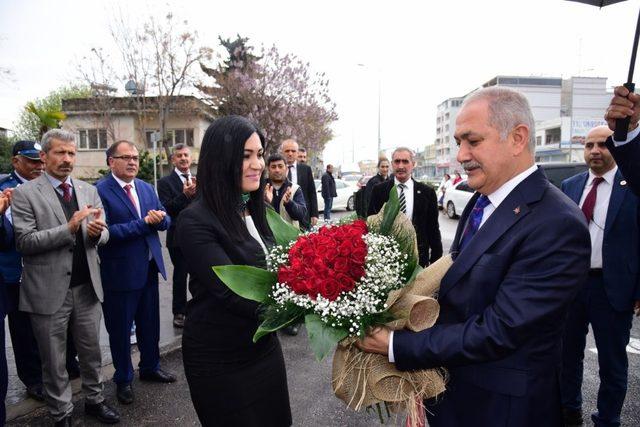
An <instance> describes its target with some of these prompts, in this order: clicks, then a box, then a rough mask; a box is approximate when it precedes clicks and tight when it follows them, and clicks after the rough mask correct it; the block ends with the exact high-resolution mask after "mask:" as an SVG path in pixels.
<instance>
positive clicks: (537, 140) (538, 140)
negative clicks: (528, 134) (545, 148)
mask: <svg viewBox="0 0 640 427" xmlns="http://www.w3.org/2000/svg"><path fill="white" fill-rule="evenodd" d="M541 145H542V137H541V136H536V146H538V147H539V146H541Z"/></svg>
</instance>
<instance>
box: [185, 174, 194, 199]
mask: <svg viewBox="0 0 640 427" xmlns="http://www.w3.org/2000/svg"><path fill="white" fill-rule="evenodd" d="M182 192H183V193H184V195H185V196H187V197H188V198H192V197H193V196H195V195H196V179H195V178H191V179H190V180H189V179H187V180H186V181H185V183H184V184H183V185H182Z"/></svg>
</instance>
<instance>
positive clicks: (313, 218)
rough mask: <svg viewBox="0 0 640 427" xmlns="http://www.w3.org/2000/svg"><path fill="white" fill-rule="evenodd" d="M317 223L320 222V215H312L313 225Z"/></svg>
mask: <svg viewBox="0 0 640 427" xmlns="http://www.w3.org/2000/svg"><path fill="white" fill-rule="evenodd" d="M316 224H318V217H317V216H312V217H311V225H313V226H315V225H316Z"/></svg>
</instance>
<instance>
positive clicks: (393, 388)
mask: <svg viewBox="0 0 640 427" xmlns="http://www.w3.org/2000/svg"><path fill="white" fill-rule="evenodd" d="M381 218H382V212H381V213H379V214H378V215H375V216H372V217H369V218H368V222H370V223H372V224H374V225H375V224H376V223H379V222H380V220H381ZM394 227H399V229H400V230H402V232H403V233H405V235H409V236H412V238H413V240H414V242H415V231H414V229H413V226H412V224H411V221H410V220H409V219H408V218H407V217H406V216H405V215H404V214H398V216H397V218H396V220H395V222H394ZM415 251H416V254H417V244H416V245H415ZM452 263H453V260H452V258H451V256H449V255H447V256H445V257H442V258H441V259H440V260H438V261H437V262H435V263H433V264H432V265H430V266H429V267H427V268H426V269H424V270H423V271H421V272H420V273H419V274H418V275H417V276H416V278H415V279H414V280H413V282H411V283H410V284H409V285H407V286H405V287H404V288H402V289H399V290H397V291H393V292H391V293H390V294H389V296H388V298H387V305H388V306H389V307H390V308H389V311H390V312H391V313H392V314H393V316H394V317H395V318H396V319H398V320H395V321H393V322H390V323H388V324H387V326H388V327H390V328H391V329H393V330H400V329H405V328H406V329H409V330H411V331H415V332H419V331H422V330H424V329H426V328H429V327H431V326H433V325H434V323H435V322H436V319H437V318H438V314H439V308H440V306H439V305H438V301H437V300H436V299H435V296H436V294H437V292H438V289H439V286H440V280H441V279H442V277H443V276H444V275H445V273H446V272H447V270H448V269H449V267H450V266H451V264H452ZM355 340H356V339H355V338H347V339H344V340H342V341H341V342H340V344H339V345H338V347H337V348H336V352H335V354H334V356H333V378H332V386H333V391H334V393H335V394H336V396H337V397H338V398H339V399H341V400H342V401H344V402H345V403H346V404H347V406H348V407H350V408H351V409H354V410H356V411H357V410H360V409H362V408H366V407H368V406H371V405H374V404H376V403H382V402H386V403H390V404H391V405H392V407H394V408H396V409H397V410H406V411H407V412H408V414H409V420H417V419H419V417H418V415H419V414H418V412H420V411H422V410H423V409H422V407H421V406H418V404H417V402H421V401H422V400H424V399H428V398H432V397H435V396H437V395H439V394H440V393H442V392H443V391H444V390H445V383H446V371H445V370H444V369H425V370H421V371H411V372H401V371H399V370H397V369H396V367H395V365H394V364H393V363H389V361H388V358H387V356H382V355H379V354H370V353H363V352H362V351H360V350H359V349H358V348H357V347H356V346H355V345H353V343H354V342H355Z"/></svg>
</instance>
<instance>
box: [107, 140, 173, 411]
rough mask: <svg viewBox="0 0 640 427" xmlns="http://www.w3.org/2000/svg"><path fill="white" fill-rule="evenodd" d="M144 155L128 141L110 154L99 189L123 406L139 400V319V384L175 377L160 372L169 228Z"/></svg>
mask: <svg viewBox="0 0 640 427" xmlns="http://www.w3.org/2000/svg"><path fill="white" fill-rule="evenodd" d="M139 160H140V158H139V155H138V149H137V148H136V146H135V145H134V144H133V143H131V142H129V141H117V142H115V143H113V144H112V145H111V146H110V147H109V149H108V150H107V164H108V165H109V168H110V169H111V174H110V175H109V176H108V177H106V178H105V179H103V180H101V181H100V182H99V183H98V184H97V188H98V194H99V195H100V198H101V199H102V204H103V205H104V210H105V215H106V219H107V223H108V224H109V233H110V237H111V238H110V240H109V243H108V244H107V245H105V246H104V247H102V248H101V250H100V259H101V261H102V263H101V265H100V267H101V273H102V282H103V286H104V293H105V296H104V303H103V311H104V320H105V326H106V327H107V331H108V332H109V345H110V346H111V356H112V358H113V365H114V367H115V373H114V376H113V380H114V382H115V383H116V388H117V390H116V395H117V397H118V400H119V401H120V402H121V403H123V404H131V403H133V400H134V395H133V388H132V387H131V383H132V381H133V365H132V363H131V343H130V331H131V325H132V324H133V321H134V320H135V323H136V336H137V341H138V349H139V350H140V364H139V367H140V379H141V380H142V381H153V382H161V383H170V382H174V381H175V380H176V377H175V376H174V375H173V374H171V373H168V372H165V371H163V370H162V369H161V368H160V350H159V346H158V345H159V340H160V313H159V311H160V310H159V303H160V302H159V294H158V273H160V274H162V276H163V277H164V278H165V279H166V277H167V276H166V272H165V268H164V262H163V259H162V249H161V246H160V238H159V237H158V231H160V230H166V229H167V228H168V227H169V225H170V222H171V221H170V219H169V217H168V216H167V214H166V212H165V210H164V207H163V206H162V204H161V203H160V200H158V196H157V195H156V193H155V191H154V190H153V187H152V186H151V185H149V184H147V183H146V182H144V181H142V180H140V179H137V178H136V175H137V174H138V169H139Z"/></svg>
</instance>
